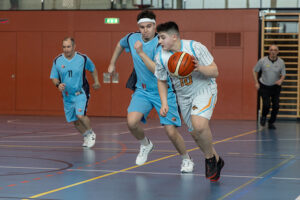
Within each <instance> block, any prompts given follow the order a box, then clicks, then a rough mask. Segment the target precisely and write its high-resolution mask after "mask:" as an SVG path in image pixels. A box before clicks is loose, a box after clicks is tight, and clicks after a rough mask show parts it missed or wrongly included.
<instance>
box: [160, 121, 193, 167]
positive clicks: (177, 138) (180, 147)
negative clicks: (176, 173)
mask: <svg viewBox="0 0 300 200" xmlns="http://www.w3.org/2000/svg"><path fill="white" fill-rule="evenodd" d="M165 130H166V132H167V135H168V137H169V139H170V140H171V142H172V143H173V145H174V147H175V148H176V150H177V151H178V153H179V154H180V155H181V157H182V163H181V170H180V171H181V172H182V173H191V172H193V170H194V162H193V161H192V159H191V157H190V156H189V155H188V153H187V151H186V147H185V143H184V140H183V138H182V136H181V135H180V133H179V131H178V130H177V128H176V127H175V126H174V125H165Z"/></svg>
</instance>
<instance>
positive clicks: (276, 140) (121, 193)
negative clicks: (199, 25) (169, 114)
mask: <svg viewBox="0 0 300 200" xmlns="http://www.w3.org/2000/svg"><path fill="white" fill-rule="evenodd" d="M91 121H92V126H93V129H94V131H95V132H96V134H97V143H96V145H95V147H94V148H92V149H83V148H82V147H81V144H82V136H81V135H80V134H78V133H77V131H76V130H75V129H74V128H73V125H72V124H67V123H66V122H65V119H64V118H63V117H40V116H36V117H34V116H0V127H1V128H0V180H1V181H0V200H1V199H5V200H13V199H43V200H46V199H47V200H50V199H51V200H102V199H103V200H210V199H212V200H215V199H219V200H221V199H226V200H233V199H242V200H268V199H270V200H277V199H278V200H299V199H300V123H298V122H296V121H278V122H277V123H276V126H277V129H276V130H268V129H267V128H261V127H257V126H256V122H255V121H225V120H212V121H211V127H212V131H213V136H214V141H215V142H214V143H215V148H216V150H217V151H218V153H219V154H220V155H221V156H222V157H223V158H224V160H225V166H224V168H223V171H222V175H221V179H220V180H219V182H217V183H211V182H210V181H209V180H207V179H205V176H204V158H203V156H202V153H201V152H200V150H199V149H198V148H197V147H196V145H195V143H194V141H193V140H192V138H191V136H190V135H189V134H188V133H187V131H186V127H181V128H179V131H180V132H181V133H182V135H183V137H184V139H185V142H186V146H187V149H188V150H189V151H190V155H191V156H192V158H193V160H194V162H195V164H196V165H195V170H194V173H192V174H180V164H181V158H180V156H178V154H176V151H175V148H174V147H173V146H172V144H171V142H170V141H169V140H168V138H167V136H166V134H165V132H164V129H163V127H162V126H160V124H159V121H158V120H148V123H147V124H146V125H144V128H145V130H146V135H147V136H148V137H149V138H150V139H151V140H152V142H153V143H154V145H155V148H154V150H153V151H152V153H151V154H150V155H149V162H147V163H146V164H145V165H143V166H136V165H135V164H134V163H135V158H136V155H137V153H138V149H139V143H138V142H137V141H136V140H135V139H134V138H133V137H132V136H131V134H130V133H129V132H128V129H127V125H126V119H125V118H100V117H99V118H91Z"/></svg>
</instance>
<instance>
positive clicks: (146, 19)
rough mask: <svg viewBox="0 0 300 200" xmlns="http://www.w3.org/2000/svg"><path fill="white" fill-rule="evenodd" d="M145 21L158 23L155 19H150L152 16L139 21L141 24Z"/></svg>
mask: <svg viewBox="0 0 300 200" xmlns="http://www.w3.org/2000/svg"><path fill="white" fill-rule="evenodd" d="M143 22H152V23H154V24H155V23H156V22H155V19H150V18H141V19H140V20H139V21H138V22H137V23H138V24H140V23H143Z"/></svg>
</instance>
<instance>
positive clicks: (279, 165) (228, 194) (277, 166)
mask: <svg viewBox="0 0 300 200" xmlns="http://www.w3.org/2000/svg"><path fill="white" fill-rule="evenodd" d="M294 158H295V156H291V157H290V158H288V159H286V160H284V161H282V162H280V163H279V164H277V165H275V166H274V167H272V168H270V169H268V170H267V171H264V172H263V173H261V174H259V175H258V176H257V177H264V176H265V175H266V174H268V173H270V172H272V171H274V170H275V169H277V168H279V167H281V166H282V165H284V164H286V163H287V162H289V161H290V160H292V159H294ZM256 180H257V178H253V179H251V180H249V181H247V182H246V183H244V184H242V185H240V186H239V187H237V188H235V189H234V190H232V191H231V192H228V193H227V194H225V195H223V196H222V197H220V198H218V200H222V199H225V198H226V197H228V196H230V195H232V194H233V193H235V192H236V191H238V190H240V189H242V188H244V187H246V186H247V185H249V184H251V183H252V182H254V181H256Z"/></svg>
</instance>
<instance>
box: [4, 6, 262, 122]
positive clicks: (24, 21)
mask: <svg viewBox="0 0 300 200" xmlns="http://www.w3.org/2000/svg"><path fill="white" fill-rule="evenodd" d="M138 12H139V11H136V10H135V11H7V12H3V11H2V12H1V13H0V18H6V19H9V22H8V23H6V24H0V44H1V48H0V70H1V73H0V99H1V101H0V114H37V115H62V114H63V106H62V100H61V96H60V95H59V93H58V91H57V89H56V88H55V87H54V86H53V85H52V82H51V81H50V79H49V75H50V70H51V67H52V61H53V59H54V58H55V57H56V56H57V55H58V54H59V53H61V51H62V49H61V45H62V39H63V38H64V37H65V36H67V35H70V36H73V37H75V40H76V43H77V50H78V51H80V52H81V53H84V54H87V55H88V56H89V57H90V58H91V59H92V60H93V61H94V63H95V64H96V67H97V69H98V72H99V78H100V81H101V84H102V87H101V89H100V90H98V91H96V92H95V91H92V93H91V95H92V96H91V101H90V104H89V109H88V115H91V116H126V113H127V111H126V110H127V106H128V104H129V100H130V96H131V91H129V90H128V89H125V83H126V80H127V78H128V76H129V74H130V72H131V69H132V61H131V57H130V56H129V54H126V53H123V54H122V55H121V57H120V59H119V61H118V62H117V71H118V72H119V74H120V83H119V84H113V83H111V84H105V83H102V82H103V75H102V74H103V72H106V71H107V67H108V65H109V61H110V58H111V55H112V53H113V50H114V48H115V45H116V44H117V42H118V41H119V39H120V38H121V37H122V36H124V35H125V34H127V33H128V32H132V31H136V30H137V26H136V15H137V13H138ZM155 13H156V15H157V22H158V23H161V22H165V21H170V20H172V21H176V22H177V23H178V24H179V27H180V30H181V34H182V38H184V39H193V40H196V41H200V42H201V43H203V44H205V45H206V46H207V48H208V49H209V50H210V51H211V53H212V54H213V56H214V58H215V62H216V63H217V65H218V67H219V72H220V76H219V77H218V79H217V82H218V88H219V96H218V103H217V106H216V109H215V112H214V118H215V119H255V118H256V90H255V88H254V86H253V85H254V83H253V81H252V68H253V66H254V65H255V63H256V61H257V55H258V35H259V32H258V10H167V11H166V10H164V11H160V10H159V11H155ZM106 17H118V18H120V24H117V25H107V24H104V18H106ZM216 32H240V33H241V36H242V37H241V38H242V41H241V46H240V47H215V45H214V35H215V33H216ZM13 76H14V77H13ZM89 80H90V83H91V80H92V79H91V77H90V76H89ZM151 116H152V117H153V116H156V114H155V113H152V115H151Z"/></svg>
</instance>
